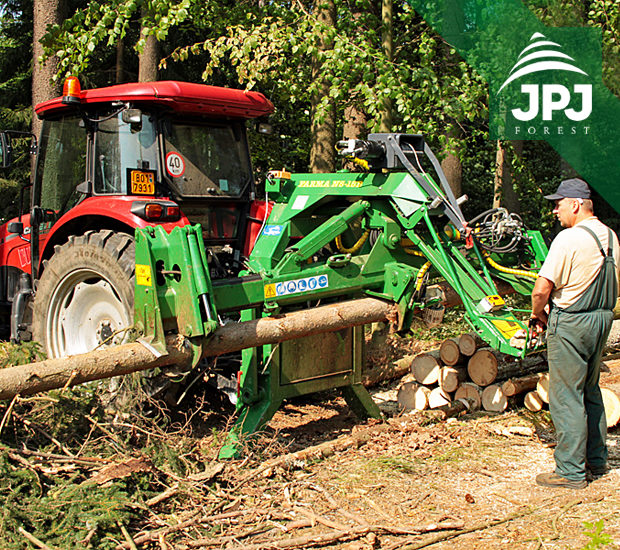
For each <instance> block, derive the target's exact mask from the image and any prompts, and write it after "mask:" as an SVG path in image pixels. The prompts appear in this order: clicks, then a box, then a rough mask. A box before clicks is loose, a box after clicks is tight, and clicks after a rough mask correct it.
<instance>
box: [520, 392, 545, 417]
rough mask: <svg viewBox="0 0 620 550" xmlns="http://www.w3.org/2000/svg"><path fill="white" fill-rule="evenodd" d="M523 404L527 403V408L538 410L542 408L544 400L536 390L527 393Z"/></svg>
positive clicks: (533, 410)
mask: <svg viewBox="0 0 620 550" xmlns="http://www.w3.org/2000/svg"><path fill="white" fill-rule="evenodd" d="M523 405H525V408H526V409H527V410H528V411H532V412H538V411H541V410H542V408H543V406H544V401H543V400H542V399H541V398H540V395H538V394H537V393H536V391H529V392H527V393H526V394H525V398H524V399H523Z"/></svg>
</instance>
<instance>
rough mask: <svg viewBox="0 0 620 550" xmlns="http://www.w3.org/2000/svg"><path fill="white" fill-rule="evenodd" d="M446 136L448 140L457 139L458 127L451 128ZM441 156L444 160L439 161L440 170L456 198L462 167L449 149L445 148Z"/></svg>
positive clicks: (459, 160) (458, 194)
mask: <svg viewBox="0 0 620 550" xmlns="http://www.w3.org/2000/svg"><path fill="white" fill-rule="evenodd" d="M446 135H447V137H448V138H458V137H459V136H460V131H459V130H458V127H452V128H450V129H449V130H448V131H447V133H446ZM443 154H444V158H443V160H442V161H441V169H442V170H443V172H444V174H445V175H446V179H447V180H448V184H449V185H450V189H452V192H453V193H454V196H455V197H457V198H458V197H460V196H461V193H462V184H463V165H462V164H461V159H460V158H459V157H458V155H456V154H455V153H454V152H453V151H450V149H449V148H446V149H445V150H444V151H443Z"/></svg>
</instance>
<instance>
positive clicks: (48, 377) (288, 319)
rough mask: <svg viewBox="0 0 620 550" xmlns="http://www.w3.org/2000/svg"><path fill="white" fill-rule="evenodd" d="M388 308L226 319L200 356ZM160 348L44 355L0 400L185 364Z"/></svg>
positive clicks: (178, 353) (10, 377) (17, 375)
mask: <svg viewBox="0 0 620 550" xmlns="http://www.w3.org/2000/svg"><path fill="white" fill-rule="evenodd" d="M434 286H436V287H439V288H441V290H442V291H443V294H444V300H443V304H444V306H446V307H453V306H455V305H458V304H460V303H461V300H460V297H459V295H458V294H457V293H456V292H454V290H452V288H450V286H449V285H448V284H447V283H440V284H438V285H434ZM498 290H499V292H500V294H508V293H510V292H513V290H512V288H511V287H510V286H509V285H507V284H506V283H503V282H499V283H498ZM392 311H393V305H392V304H390V303H389V302H385V301H383V300H379V299H376V298H362V299H359V300H352V301H349V302H341V303H339V304H331V305H328V306H321V307H318V308H314V309H310V310H302V311H298V312H294V313H287V314H283V315H278V316H274V317H265V318H262V319H258V320H256V321H248V322H245V323H229V324H227V325H225V326H222V327H219V328H218V329H217V330H216V331H215V333H214V334H213V336H212V338H211V339H210V340H209V342H208V344H207V346H205V349H204V350H203V356H204V357H208V356H215V355H222V354H224V353H231V352H234V351H239V350H241V349H245V348H251V347H256V346H261V345H265V344H275V343H277V342H283V341H285V340H293V339H295V338H302V337H304V336H309V335H311V334H320V333H321V332H334V331H337V330H341V329H343V328H347V327H351V326H357V325H363V324H369V323H375V322H379V321H385V320H387V319H388V318H389V317H391V316H392ZM166 348H167V351H168V355H165V356H163V357H159V358H156V357H155V356H154V355H153V354H152V353H151V352H150V351H149V350H148V349H147V348H146V347H144V346H142V345H141V344H138V343H133V344H123V345H121V346H116V347H113V348H107V349H105V350H99V351H92V352H90V353H85V354H82V355H75V356H72V357H66V358H63V359H48V360H46V361H40V362H38V363H31V364H29V365H18V366H15V367H8V368H6V369H1V370H0V400H2V399H12V398H13V397H14V396H15V395H17V394H20V395H32V394H34V393H38V392H43V391H48V390H53V389H56V388H62V387H65V386H67V387H71V386H76V385H78V384H83V383H84V382H91V381H93V380H101V379H103V378H112V377H114V376H120V375H125V374H129V373H132V372H138V371H141V370H148V369H153V368H156V367H166V366H170V365H186V364H187V363H189V361H190V360H191V347H190V346H189V345H188V343H186V342H185V341H184V340H183V338H181V337H178V336H169V337H168V338H167V340H166Z"/></svg>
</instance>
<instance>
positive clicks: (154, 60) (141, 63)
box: [138, 9, 159, 82]
mask: <svg viewBox="0 0 620 550" xmlns="http://www.w3.org/2000/svg"><path fill="white" fill-rule="evenodd" d="M146 16H147V13H146V11H145V9H143V10H142V18H143V19H144V18H145V17H146ZM143 31H144V26H142V28H141V29H140V35H141V36H144V34H143ZM145 39H146V45H145V46H144V49H143V50H142V52H140V53H139V54H138V82H154V81H155V80H157V65H158V64H159V43H158V41H157V38H156V37H155V35H154V34H149V35H148V36H146V37H145Z"/></svg>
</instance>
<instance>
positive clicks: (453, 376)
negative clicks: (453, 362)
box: [439, 367, 467, 393]
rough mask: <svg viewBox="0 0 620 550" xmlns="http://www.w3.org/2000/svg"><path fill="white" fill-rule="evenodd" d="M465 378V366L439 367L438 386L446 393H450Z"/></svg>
mask: <svg viewBox="0 0 620 550" xmlns="http://www.w3.org/2000/svg"><path fill="white" fill-rule="evenodd" d="M466 378H467V368H465V367H441V372H440V374H439V387H440V388H441V389H442V390H443V391H444V392H446V393H452V392H453V391H456V390H457V388H458V387H459V386H460V385H461V382H463V381H465V379H466Z"/></svg>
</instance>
